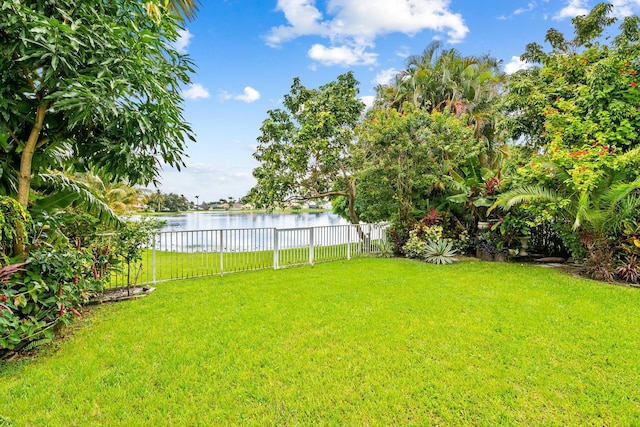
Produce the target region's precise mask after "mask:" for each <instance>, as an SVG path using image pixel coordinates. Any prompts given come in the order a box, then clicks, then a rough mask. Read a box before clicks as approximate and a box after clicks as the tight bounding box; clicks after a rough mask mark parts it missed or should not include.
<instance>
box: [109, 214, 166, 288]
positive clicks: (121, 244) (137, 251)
mask: <svg viewBox="0 0 640 427" xmlns="http://www.w3.org/2000/svg"><path fill="white" fill-rule="evenodd" d="M160 224H161V223H160V221H158V220H156V219H153V218H144V219H142V220H140V221H133V220H129V221H127V222H126V223H125V224H124V226H123V227H120V228H119V229H118V230H117V232H116V233H115V236H114V239H113V241H112V243H113V256H114V257H117V258H120V259H122V261H123V268H124V269H125V270H126V274H127V287H129V286H130V285H131V284H135V283H136V282H137V278H138V274H139V272H140V270H141V268H142V265H141V264H140V261H142V254H143V253H144V251H145V249H147V248H149V247H150V245H151V243H152V239H153V237H154V235H155V234H156V233H157V232H158V230H159V228H160Z"/></svg>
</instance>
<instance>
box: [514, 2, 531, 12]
mask: <svg viewBox="0 0 640 427" xmlns="http://www.w3.org/2000/svg"><path fill="white" fill-rule="evenodd" d="M536 6H537V4H536V2H535V1H532V2H529V4H528V5H527V7H521V8H519V9H516V10H514V11H513V14H514V15H522V14H523V13H527V12H531V11H532V10H533V9H535V8H536Z"/></svg>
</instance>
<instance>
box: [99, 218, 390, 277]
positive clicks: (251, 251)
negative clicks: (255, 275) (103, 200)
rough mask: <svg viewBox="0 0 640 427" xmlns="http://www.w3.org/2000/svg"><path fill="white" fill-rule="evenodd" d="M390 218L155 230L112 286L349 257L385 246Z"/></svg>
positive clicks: (281, 266) (378, 249) (367, 253)
mask: <svg viewBox="0 0 640 427" xmlns="http://www.w3.org/2000/svg"><path fill="white" fill-rule="evenodd" d="M388 227H389V224H388V223H380V224H358V225H332V226H322V227H306V228H287V229H278V228H250V229H228V230H197V231H165V232H160V233H157V234H156V235H155V236H154V237H153V240H152V242H150V244H149V246H148V248H147V249H146V250H145V252H144V254H143V259H142V261H141V262H138V263H135V264H133V265H129V266H127V265H124V266H122V268H121V269H120V270H121V271H119V272H118V273H116V274H114V275H113V279H112V281H111V286H124V285H127V284H134V283H135V284H150V283H157V282H161V281H166V280H175V279H187V278H195V277H204V276H212V275H222V274H225V273H234V272H240V271H249V270H260V269H268V268H273V269H278V268H283V267H289V266H293V265H302V264H314V263H319V262H327V261H337V260H348V259H351V258H355V257H359V256H364V255H369V254H375V253H378V252H381V251H384V250H386V248H387V247H388V242H387V228H388Z"/></svg>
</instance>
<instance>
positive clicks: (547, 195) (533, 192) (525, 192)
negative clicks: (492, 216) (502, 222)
mask: <svg viewBox="0 0 640 427" xmlns="http://www.w3.org/2000/svg"><path fill="white" fill-rule="evenodd" d="M558 199H560V195H559V194H558V193H557V192H556V191H554V190H552V189H551V188H546V187H542V186H540V185H525V186H523V187H518V188H514V189H512V190H509V191H507V192H506V193H503V194H501V195H500V196H498V198H497V200H496V202H495V203H494V204H493V206H491V207H490V208H489V212H490V211H492V210H494V209H495V208H496V207H498V206H500V207H502V208H504V209H506V210H509V209H511V208H512V207H514V206H516V205H519V204H521V203H524V202H532V201H545V200H546V201H549V202H553V201H557V200H558Z"/></svg>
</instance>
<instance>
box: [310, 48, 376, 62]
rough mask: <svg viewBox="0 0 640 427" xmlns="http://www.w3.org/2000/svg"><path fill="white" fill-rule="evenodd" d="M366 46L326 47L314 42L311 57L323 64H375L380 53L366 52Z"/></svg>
mask: <svg viewBox="0 0 640 427" xmlns="http://www.w3.org/2000/svg"><path fill="white" fill-rule="evenodd" d="M365 49H366V47H365V46H355V47H353V48H352V47H349V46H336V47H326V46H323V45H321V44H314V45H313V46H311V49H309V52H308V55H309V58H311V59H313V60H314V61H318V62H320V63H321V64H323V65H373V64H375V63H376V58H377V57H378V55H377V54H376V53H371V52H365Z"/></svg>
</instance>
